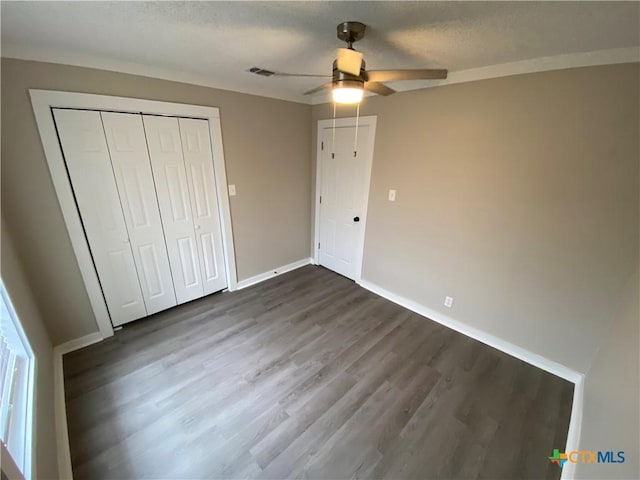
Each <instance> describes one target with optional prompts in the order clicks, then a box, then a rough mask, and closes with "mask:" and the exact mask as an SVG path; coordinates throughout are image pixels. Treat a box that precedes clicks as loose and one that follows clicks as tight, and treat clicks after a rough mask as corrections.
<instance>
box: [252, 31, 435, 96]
mask: <svg viewBox="0 0 640 480" xmlns="http://www.w3.org/2000/svg"><path fill="white" fill-rule="evenodd" d="M365 29H366V25H365V24H364V23H361V22H342V23H340V24H338V27H337V31H338V38H339V39H340V40H342V41H344V42H347V48H339V49H338V53H337V56H336V59H335V60H334V62H333V74H332V75H312V74H304V73H284V72H276V71H272V70H266V69H264V68H260V67H253V68H250V69H249V71H250V72H251V73H255V74H256V75H262V76H265V77H273V76H280V77H331V81H330V82H328V83H325V84H323V85H320V86H319V87H316V88H314V89H312V90H309V91H308V92H305V95H313V94H314V93H317V92H319V91H321V90H325V89H331V91H332V95H333V100H334V102H336V103H359V102H360V101H361V100H362V96H363V94H364V91H365V90H366V91H368V92H373V93H376V94H378V95H385V96H386V95H391V94H392V93H395V90H393V89H392V88H389V87H388V86H386V85H385V84H384V83H383V82H397V81H401V80H438V79H444V78H447V70H442V69H437V70H436V69H420V70H367V69H366V64H365V62H364V59H363V55H362V53H361V52H358V51H357V50H354V48H353V44H354V43H355V42H357V41H358V40H360V39H362V37H364V32H365Z"/></svg>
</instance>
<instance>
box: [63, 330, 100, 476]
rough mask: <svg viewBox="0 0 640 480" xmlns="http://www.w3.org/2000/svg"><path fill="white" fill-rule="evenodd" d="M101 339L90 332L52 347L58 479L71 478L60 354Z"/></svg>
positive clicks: (98, 333) (98, 335) (97, 334)
mask: <svg viewBox="0 0 640 480" xmlns="http://www.w3.org/2000/svg"><path fill="white" fill-rule="evenodd" d="M102 340H103V337H102V334H101V333H100V332H95V333H90V334H89V335H85V336H84V337H80V338H76V339H74V340H71V341H69V342H65V343H62V344H60V345H58V346H57V347H55V348H54V349H53V382H54V383H53V402H54V406H53V408H54V412H55V423H56V444H57V453H58V477H59V478H60V480H71V479H73V470H72V469H71V451H70V449H69V431H68V429H67V407H66V401H65V397H64V369H63V365H62V356H63V355H64V354H65V353H69V352H73V351H74V350H78V349H80V348H83V347H86V346H88V345H91V344H93V343H97V342H100V341H102Z"/></svg>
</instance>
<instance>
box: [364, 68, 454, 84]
mask: <svg viewBox="0 0 640 480" xmlns="http://www.w3.org/2000/svg"><path fill="white" fill-rule="evenodd" d="M445 78H447V70H434V69H422V70H369V71H367V80H369V81H370V82H397V81H399V80H440V79H445Z"/></svg>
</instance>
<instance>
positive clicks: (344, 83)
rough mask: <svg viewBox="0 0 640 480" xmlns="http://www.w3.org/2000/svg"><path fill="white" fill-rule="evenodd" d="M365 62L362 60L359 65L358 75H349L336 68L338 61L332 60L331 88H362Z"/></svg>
mask: <svg viewBox="0 0 640 480" xmlns="http://www.w3.org/2000/svg"><path fill="white" fill-rule="evenodd" d="M365 67H366V65H365V62H364V60H363V61H362V66H361V67H360V75H357V76H356V75H351V74H349V73H346V72H342V71H340V70H338V63H337V62H336V61H335V60H334V61H333V80H332V81H331V83H332V85H333V88H364V82H365V75H366V71H365Z"/></svg>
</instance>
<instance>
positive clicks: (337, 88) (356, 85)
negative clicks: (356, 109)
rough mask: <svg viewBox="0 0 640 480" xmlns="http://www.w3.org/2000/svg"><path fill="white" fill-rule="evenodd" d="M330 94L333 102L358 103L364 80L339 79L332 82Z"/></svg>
mask: <svg viewBox="0 0 640 480" xmlns="http://www.w3.org/2000/svg"><path fill="white" fill-rule="evenodd" d="M331 95H332V96H333V101H334V102H335V103H345V104H355V103H360V102H361V101H362V97H363V96H364V82H361V81H358V80H339V81H337V82H334V84H333V89H332V90H331Z"/></svg>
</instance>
